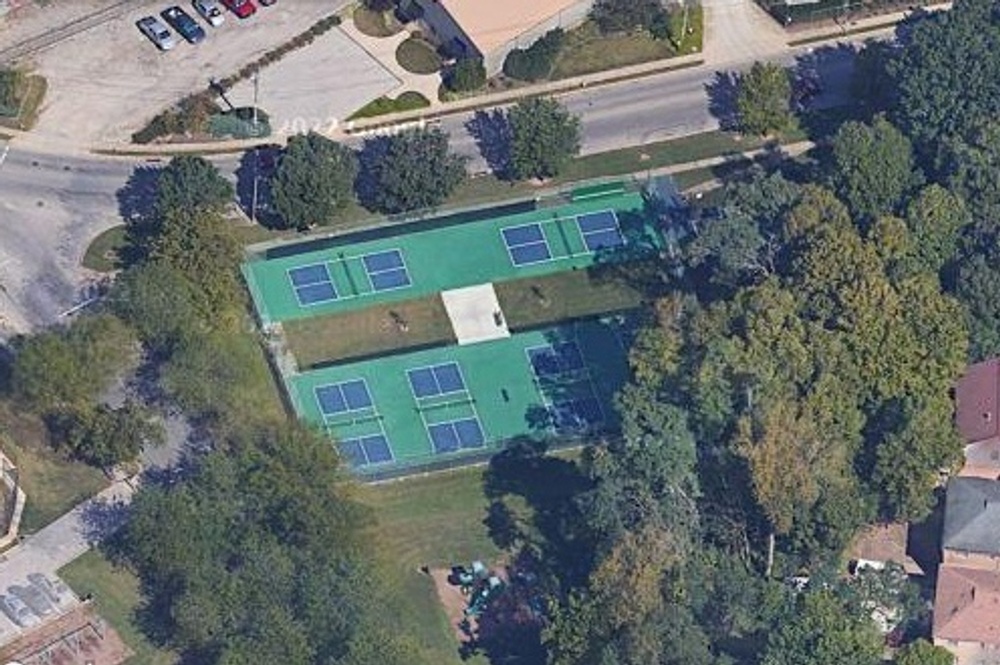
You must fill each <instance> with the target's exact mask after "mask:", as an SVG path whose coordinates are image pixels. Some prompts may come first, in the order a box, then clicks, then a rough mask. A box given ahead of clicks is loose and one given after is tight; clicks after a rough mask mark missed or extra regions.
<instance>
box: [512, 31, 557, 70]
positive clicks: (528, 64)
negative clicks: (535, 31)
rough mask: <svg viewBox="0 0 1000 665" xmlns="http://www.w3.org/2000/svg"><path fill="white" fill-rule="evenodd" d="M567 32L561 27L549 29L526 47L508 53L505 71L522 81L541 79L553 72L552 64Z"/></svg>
mask: <svg viewBox="0 0 1000 665" xmlns="http://www.w3.org/2000/svg"><path fill="white" fill-rule="evenodd" d="M564 38H565V33H564V32H563V31H562V29H560V28H556V29H554V30H549V31H548V32H547V33H545V34H544V35H543V36H542V37H541V38H540V39H539V40H538V41H536V42H535V43H534V44H532V45H531V46H529V47H528V48H526V49H514V50H513V51H511V52H510V53H508V54H507V58H506V59H505V60H504V63H503V73H504V74H506V75H507V76H509V77H511V78H515V79H519V80H521V81H540V80H542V79H545V78H548V76H549V74H551V73H552V66H553V65H554V64H555V61H556V57H557V56H558V55H559V51H560V50H561V49H562V45H563V41H564Z"/></svg>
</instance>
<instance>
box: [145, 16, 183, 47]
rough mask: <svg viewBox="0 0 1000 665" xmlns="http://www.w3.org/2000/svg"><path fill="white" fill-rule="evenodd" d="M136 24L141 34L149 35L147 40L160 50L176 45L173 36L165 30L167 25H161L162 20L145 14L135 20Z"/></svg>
mask: <svg viewBox="0 0 1000 665" xmlns="http://www.w3.org/2000/svg"><path fill="white" fill-rule="evenodd" d="M136 25H137V26H139V30H141V31H142V34H144V35H146V36H147V37H149V41H151V42H153V43H154V44H156V46H157V48H159V49H160V50H161V51H169V50H170V49H172V48H173V47H174V46H176V45H177V42H175V41H174V36H173V35H172V34H170V31H169V30H167V26H165V25H163V22H162V21H160V19H158V18H155V17H153V16H146V17H145V18H141V19H139V20H138V21H136Z"/></svg>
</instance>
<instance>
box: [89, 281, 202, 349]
mask: <svg viewBox="0 0 1000 665" xmlns="http://www.w3.org/2000/svg"><path fill="white" fill-rule="evenodd" d="M109 302H110V304H111V308H112V310H113V311H114V313H115V314H116V315H118V316H119V317H120V318H121V319H123V320H124V321H126V322H127V323H128V324H129V325H131V326H132V327H133V328H134V329H135V330H136V332H137V333H138V335H139V338H140V339H141V340H142V341H143V343H144V344H145V345H146V346H147V348H149V349H150V350H152V351H153V352H154V353H157V354H161V355H164V356H168V355H170V353H171V352H172V351H173V350H174V349H176V348H177V346H178V345H180V344H182V343H183V342H184V341H185V340H186V339H188V338H189V337H190V336H192V335H197V334H199V333H202V332H204V331H206V330H209V329H211V328H213V327H215V326H216V324H217V323H218V322H219V319H218V317H215V316H210V317H207V316H205V314H206V312H203V311H202V310H201V309H200V296H199V294H198V288H197V286H196V285H195V283H194V282H193V281H192V280H191V279H189V278H188V277H187V276H186V275H184V274H183V273H181V272H180V271H179V270H178V269H176V268H174V267H172V266H170V265H168V264H167V263H165V262H153V263H142V264H139V265H136V266H133V267H131V268H129V269H128V270H126V271H125V272H124V273H122V274H121V275H119V276H118V278H117V279H116V280H115V284H114V288H113V289H112V291H111V294H110V297H109Z"/></svg>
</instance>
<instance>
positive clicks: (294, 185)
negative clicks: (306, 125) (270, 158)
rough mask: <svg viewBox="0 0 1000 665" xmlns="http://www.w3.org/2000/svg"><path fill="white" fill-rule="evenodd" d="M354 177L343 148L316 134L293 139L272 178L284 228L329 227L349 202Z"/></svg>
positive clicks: (352, 157) (353, 164)
mask: <svg viewBox="0 0 1000 665" xmlns="http://www.w3.org/2000/svg"><path fill="white" fill-rule="evenodd" d="M357 174H358V166H357V157H355V155H354V152H353V151H352V150H351V149H350V148H348V147H347V146H344V145H342V144H340V143H337V142H336V141H331V140H330V139H328V138H326V137H325V136H322V135H320V134H317V133H316V132H309V133H308V134H305V135H302V134H300V135H297V136H293V137H291V138H290V139H289V140H288V145H287V146H286V147H285V151H284V154H283V156H282V158H281V163H280V165H279V166H278V171H277V173H276V174H275V176H274V183H273V196H274V207H275V209H276V210H277V211H278V214H280V215H281V219H282V220H283V221H284V223H285V226H286V228H297V229H306V228H308V227H310V226H313V225H315V224H318V225H325V224H329V223H330V222H332V221H333V219H334V217H335V216H336V214H337V212H338V211H340V210H342V209H343V208H344V207H345V206H346V205H347V204H348V203H349V202H350V201H351V199H352V197H353V189H354V179H355V178H356V177H357Z"/></svg>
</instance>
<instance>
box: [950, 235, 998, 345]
mask: <svg viewBox="0 0 1000 665" xmlns="http://www.w3.org/2000/svg"><path fill="white" fill-rule="evenodd" d="M955 295H956V296H957V297H958V299H959V300H961V302H962V304H963V306H964V308H965V321H966V324H967V325H968V328H969V357H970V359H971V360H972V361H980V360H985V359H987V358H992V357H993V356H996V355H998V354H1000V248H996V247H989V246H987V247H986V248H984V249H983V250H982V251H978V252H973V253H970V255H968V256H966V257H965V258H964V259H963V260H962V261H961V262H960V263H959V266H958V279H957V284H956V289H955Z"/></svg>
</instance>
